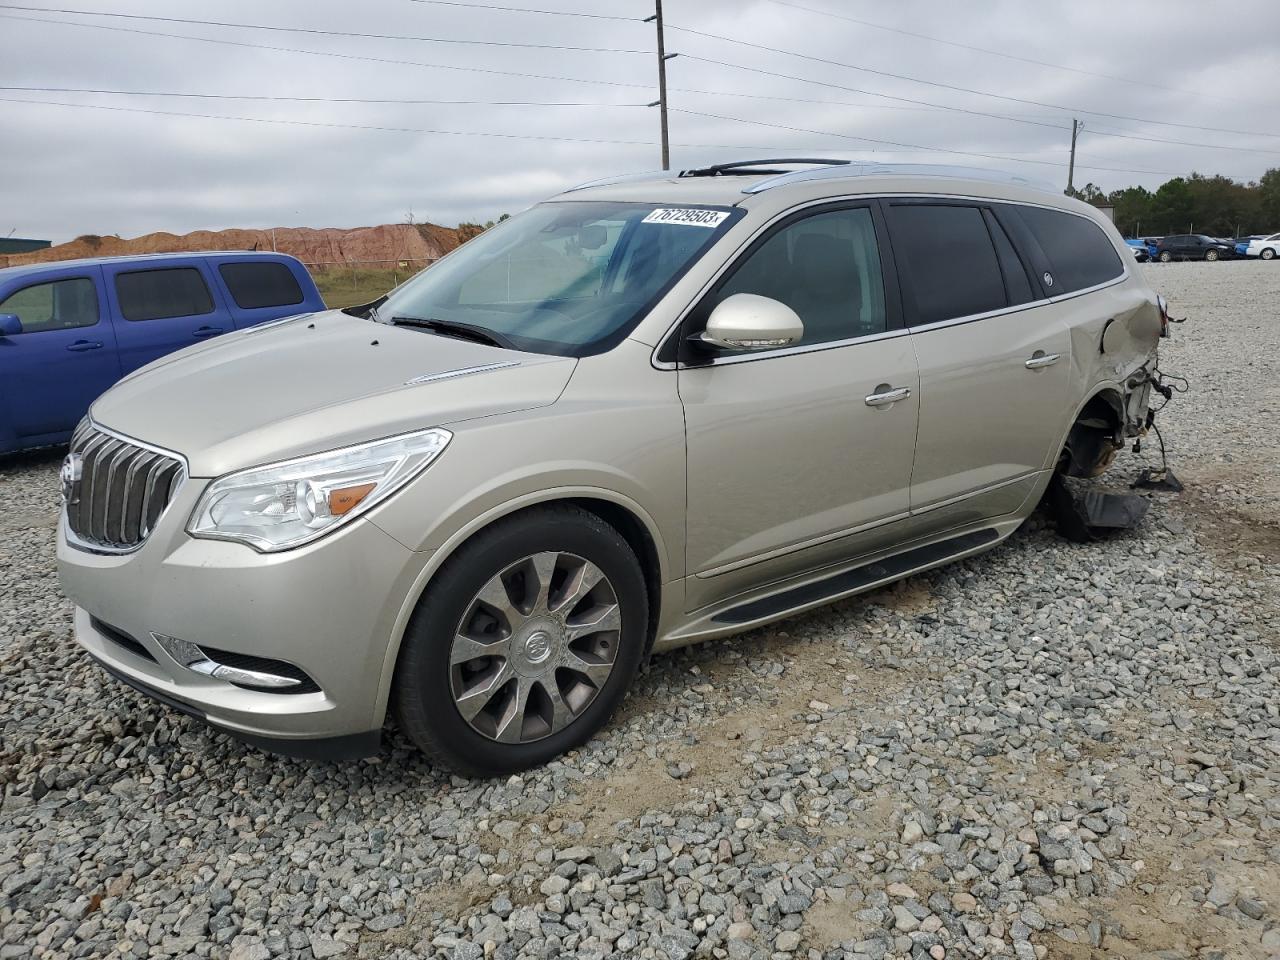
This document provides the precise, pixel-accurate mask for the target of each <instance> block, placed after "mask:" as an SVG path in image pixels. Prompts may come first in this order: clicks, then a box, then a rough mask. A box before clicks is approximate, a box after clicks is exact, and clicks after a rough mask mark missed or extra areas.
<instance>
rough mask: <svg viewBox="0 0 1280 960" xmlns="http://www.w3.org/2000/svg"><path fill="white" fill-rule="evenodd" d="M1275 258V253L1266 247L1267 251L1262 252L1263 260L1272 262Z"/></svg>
mask: <svg viewBox="0 0 1280 960" xmlns="http://www.w3.org/2000/svg"><path fill="white" fill-rule="evenodd" d="M1275 258H1276V252H1275V251H1274V250H1272V249H1271V248H1270V247H1267V249H1265V250H1263V251H1262V259H1263V260H1274V259H1275Z"/></svg>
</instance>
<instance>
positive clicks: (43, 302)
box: [0, 277, 98, 333]
mask: <svg viewBox="0 0 1280 960" xmlns="http://www.w3.org/2000/svg"><path fill="white" fill-rule="evenodd" d="M0 313H13V314H16V315H17V317H18V319H19V320H21V321H22V332H23V333H39V332H41V331H43V330H72V329H75V328H76V327H92V326H93V325H94V324H95V323H97V322H98V290H97V288H96V287H95V286H94V285H93V281H92V280H90V279H89V278H88V277H76V278H75V279H74V280H51V281H50V282H48V283H35V284H32V285H31V286H29V287H23V288H22V289H21V290H18V291H15V292H14V293H11V294H9V296H7V297H6V298H5V299H4V302H3V303H0Z"/></svg>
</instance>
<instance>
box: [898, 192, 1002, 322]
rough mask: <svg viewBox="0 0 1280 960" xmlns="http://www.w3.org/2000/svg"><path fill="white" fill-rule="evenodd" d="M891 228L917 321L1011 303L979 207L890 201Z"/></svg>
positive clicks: (959, 315) (977, 311)
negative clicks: (911, 295) (912, 297)
mask: <svg viewBox="0 0 1280 960" xmlns="http://www.w3.org/2000/svg"><path fill="white" fill-rule="evenodd" d="M889 229H890V231H891V232H892V234H893V250H894V255H895V256H896V257H897V258H898V263H899V264H900V265H901V267H902V270H903V273H904V274H905V276H906V278H907V280H908V283H909V286H910V289H911V292H912V293H913V294H914V295H915V301H916V317H915V323H917V324H925V323H937V322H938V321H939V320H951V319H954V318H956V317H967V316H971V315H973V314H975V313H986V312H987V311H988V310H999V309H1000V308H1001V307H1006V306H1008V300H1007V299H1006V297H1005V292H1004V277H1003V275H1002V274H1001V272H1000V264H999V262H998V261H997V259H996V250H995V247H994V246H993V245H992V242H991V235H990V234H989V233H988V232H987V225H986V222H985V221H984V220H983V215H982V211H981V210H980V209H978V208H977V207H963V206H943V205H933V204H925V203H912V204H899V205H893V206H890V207H889Z"/></svg>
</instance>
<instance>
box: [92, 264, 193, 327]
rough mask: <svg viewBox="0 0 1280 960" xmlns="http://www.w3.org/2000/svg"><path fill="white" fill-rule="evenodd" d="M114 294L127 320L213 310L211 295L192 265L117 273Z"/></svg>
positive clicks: (183, 315)
mask: <svg viewBox="0 0 1280 960" xmlns="http://www.w3.org/2000/svg"><path fill="white" fill-rule="evenodd" d="M116 298H117V299H118V300H119V301H120V313H121V314H123V315H124V318H125V319H126V320H163V319H165V318H166V317H198V316H200V315H202V314H206V313H213V295H212V294H210V293H209V287H208V285H207V284H206V283H205V282H204V277H202V276H201V275H200V271H199V270H197V269H195V268H194V267H170V268H168V269H165V270H138V271H136V272H133V273H121V274H118V275H117V276H116Z"/></svg>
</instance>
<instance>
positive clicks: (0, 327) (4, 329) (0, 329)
mask: <svg viewBox="0 0 1280 960" xmlns="http://www.w3.org/2000/svg"><path fill="white" fill-rule="evenodd" d="M21 332H22V321H21V320H19V319H18V315H17V314H16V313H0V337H12V336H15V335H17V334H19V333H21Z"/></svg>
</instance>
